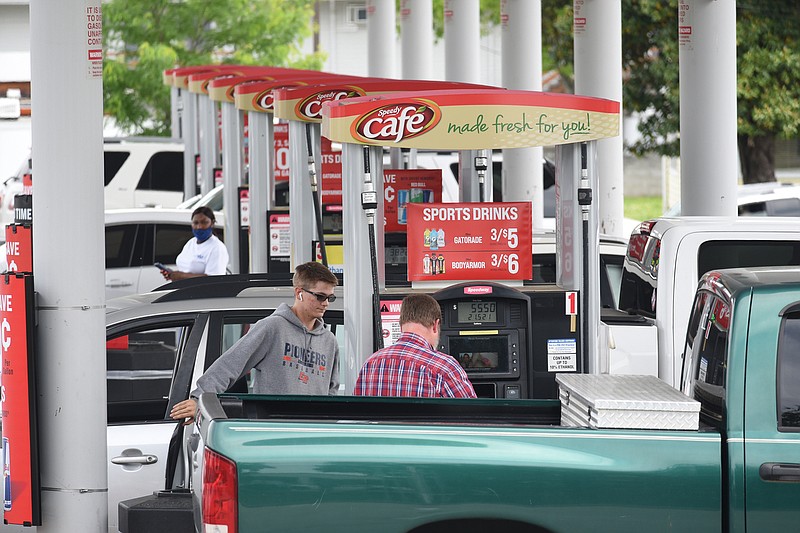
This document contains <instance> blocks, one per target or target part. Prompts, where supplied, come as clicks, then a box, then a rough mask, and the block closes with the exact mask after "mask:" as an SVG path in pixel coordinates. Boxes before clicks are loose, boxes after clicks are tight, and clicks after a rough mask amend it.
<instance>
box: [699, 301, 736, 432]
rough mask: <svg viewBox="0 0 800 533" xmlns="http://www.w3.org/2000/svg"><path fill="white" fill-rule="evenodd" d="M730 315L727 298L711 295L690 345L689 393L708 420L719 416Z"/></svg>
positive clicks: (716, 419) (721, 403)
mask: <svg viewBox="0 0 800 533" xmlns="http://www.w3.org/2000/svg"><path fill="white" fill-rule="evenodd" d="M730 316H731V310H730V307H729V306H728V304H727V302H725V301H723V300H721V299H719V298H717V297H716V296H713V295H710V296H709V300H708V304H707V306H706V307H705V310H704V314H703V316H702V318H701V320H700V323H699V324H700V325H699V329H698V331H697V335H695V337H694V343H693V345H692V363H691V364H692V374H691V378H692V381H693V386H692V396H693V397H694V399H695V400H697V401H699V402H700V413H701V415H702V416H703V417H704V418H705V419H706V420H708V421H711V422H719V421H721V420H722V412H723V406H724V403H725V380H726V370H727V365H728V326H729V323H730ZM690 322H691V320H690Z"/></svg>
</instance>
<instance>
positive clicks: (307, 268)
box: [292, 261, 339, 289]
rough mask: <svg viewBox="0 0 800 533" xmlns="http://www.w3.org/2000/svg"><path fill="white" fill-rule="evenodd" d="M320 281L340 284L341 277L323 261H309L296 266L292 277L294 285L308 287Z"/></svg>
mask: <svg viewBox="0 0 800 533" xmlns="http://www.w3.org/2000/svg"><path fill="white" fill-rule="evenodd" d="M320 281H323V282H325V283H330V284H331V285H338V284H339V278H337V277H336V275H335V274H334V273H333V272H331V271H330V270H328V267H326V266H325V265H323V264H322V263H317V262H316V261H309V262H308V263H303V264H302V265H297V266H296V267H295V269H294V276H293V277H292V285H293V286H295V287H300V288H303V289H307V288H308V287H311V286H312V285H314V284H316V283H317V282H320Z"/></svg>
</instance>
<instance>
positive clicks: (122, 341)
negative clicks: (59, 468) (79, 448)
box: [106, 321, 192, 424]
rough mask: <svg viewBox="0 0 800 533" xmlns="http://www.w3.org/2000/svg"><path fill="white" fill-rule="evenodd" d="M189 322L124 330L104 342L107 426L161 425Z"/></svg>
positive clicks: (189, 326)
mask: <svg viewBox="0 0 800 533" xmlns="http://www.w3.org/2000/svg"><path fill="white" fill-rule="evenodd" d="M191 325H192V322H191V321H183V322H179V323H172V324H169V323H167V324H159V325H158V326H154V327H151V328H149V329H147V328H144V329H137V330H128V331H125V332H124V333H121V334H117V335H115V336H114V337H111V338H109V339H108V340H107V342H106V365H107V371H106V376H107V381H106V383H107V392H108V423H109V424H120V423H143V422H154V421H163V420H164V417H165V415H166V408H167V400H168V397H169V390H170V384H171V381H172V374H173V369H174V366H175V361H176V360H177V357H178V354H179V353H180V351H181V348H182V346H183V344H184V342H185V339H186V338H187V336H188V333H189V331H190V329H191Z"/></svg>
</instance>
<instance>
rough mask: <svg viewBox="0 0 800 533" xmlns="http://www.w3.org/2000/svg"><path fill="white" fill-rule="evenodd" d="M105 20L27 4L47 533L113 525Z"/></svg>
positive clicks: (94, 6)
mask: <svg viewBox="0 0 800 533" xmlns="http://www.w3.org/2000/svg"><path fill="white" fill-rule="evenodd" d="M100 15H101V2H100V0H63V1H61V2H49V1H47V0H31V3H30V22H31V35H32V36H35V37H36V38H33V39H31V87H32V98H33V101H34V102H36V104H35V107H36V112H35V113H33V116H32V122H33V127H32V143H33V153H34V154H37V155H35V156H34V159H33V168H34V169H35V172H36V191H35V194H34V198H33V206H34V209H33V213H34V227H33V231H34V239H33V264H34V271H35V285H36V291H37V292H38V293H39V298H38V307H37V309H38V327H37V330H36V342H37V347H36V350H37V351H36V361H37V365H38V368H37V375H38V397H37V401H38V413H39V447H40V452H39V458H40V465H41V483H42V489H43V490H42V521H43V525H42V526H41V527H39V528H38V531H40V532H66V531H106V530H107V529H108V477H107V476H108V473H107V466H106V465H107V463H106V461H107V458H106V457H107V456H106V454H107V450H106V351H105V287H104V285H103V279H104V271H105V260H104V258H105V250H104V248H105V246H104V232H103V228H104V215H103V80H102V70H101V68H102V66H101V64H100V62H93V61H89V60H88V57H89V55H90V51H94V50H97V51H100V50H101V49H102V46H101V44H100V43H99V42H98V43H96V44H95V43H91V42H90V41H89V39H90V37H88V36H87V29H86V28H87V24H88V23H89V22H92V21H94V22H96V21H97V20H99V19H100ZM89 16H95V17H97V18H96V19H90V18H89ZM65 102H69V105H64V103H65Z"/></svg>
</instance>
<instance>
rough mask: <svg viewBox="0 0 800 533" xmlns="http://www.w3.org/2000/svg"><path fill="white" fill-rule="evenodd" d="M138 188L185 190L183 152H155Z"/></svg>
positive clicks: (145, 189) (147, 189) (148, 189)
mask: <svg viewBox="0 0 800 533" xmlns="http://www.w3.org/2000/svg"><path fill="white" fill-rule="evenodd" d="M136 188H137V190H144V191H174V192H183V152H158V153H155V154H153V156H152V157H151V158H150V161H148V162H147V166H146V167H145V168H144V172H142V177H141V179H140V180H139V185H138V186H137V187H136Z"/></svg>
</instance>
